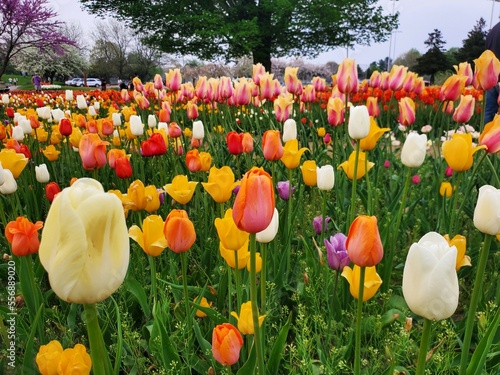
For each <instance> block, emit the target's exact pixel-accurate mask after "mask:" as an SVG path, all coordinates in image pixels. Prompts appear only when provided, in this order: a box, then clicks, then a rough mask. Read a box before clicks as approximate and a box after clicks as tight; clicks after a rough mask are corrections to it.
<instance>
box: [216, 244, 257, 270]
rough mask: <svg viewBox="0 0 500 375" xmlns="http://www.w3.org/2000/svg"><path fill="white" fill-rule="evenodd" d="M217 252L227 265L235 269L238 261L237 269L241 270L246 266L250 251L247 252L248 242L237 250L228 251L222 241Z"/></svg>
mask: <svg viewBox="0 0 500 375" xmlns="http://www.w3.org/2000/svg"><path fill="white" fill-rule="evenodd" d="M219 252H220V255H221V257H222V258H224V260H225V261H226V263H227V265H228V266H229V267H231V268H234V269H236V259H238V269H239V270H242V269H243V268H245V267H246V266H247V264H248V260H249V259H250V251H248V241H246V242H245V243H244V244H243V246H241V247H240V248H239V249H238V250H229V249H226V248H225V247H224V244H223V243H222V241H220V243H219Z"/></svg>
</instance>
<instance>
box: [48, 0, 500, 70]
mask: <svg viewBox="0 0 500 375" xmlns="http://www.w3.org/2000/svg"><path fill="white" fill-rule="evenodd" d="M48 4H49V6H51V7H52V8H53V9H54V10H55V11H56V12H57V14H58V15H59V17H58V18H59V19H61V20H63V21H66V22H68V23H76V24H78V23H79V24H81V26H82V28H83V29H84V30H85V29H87V28H88V27H89V26H90V25H92V24H93V22H94V20H95V18H94V17H93V16H90V15H88V14H87V13H86V12H85V11H83V10H81V7H80V3H79V2H78V0H48ZM379 5H380V6H382V8H383V9H384V11H385V12H386V14H392V13H393V12H399V27H398V29H397V30H396V31H395V32H394V33H393V34H392V38H390V39H389V40H388V41H386V42H384V43H379V44H374V45H371V46H355V47H354V48H353V49H349V50H346V49H345V48H344V49H336V50H334V51H329V52H325V53H320V55H319V56H318V57H317V58H316V59H304V60H307V61H311V62H313V63H316V64H324V63H326V62H328V61H335V62H337V63H339V62H341V61H342V60H343V59H344V58H346V57H349V58H352V59H355V60H356V63H357V64H358V65H360V67H368V65H369V64H370V63H371V62H373V61H379V60H381V59H384V58H386V57H387V56H389V55H390V56H391V58H392V59H395V58H397V57H398V56H400V55H402V54H404V53H405V52H408V51H409V50H410V49H412V48H416V49H417V50H418V51H420V52H421V53H425V51H426V50H427V47H426V46H425V44H424V42H425V40H426V39H427V38H428V36H429V33H431V32H433V31H434V29H439V30H440V31H441V35H442V36H443V40H445V41H446V44H445V46H444V47H445V49H450V48H452V47H461V46H462V44H463V43H462V41H463V40H464V39H466V38H467V34H468V33H469V32H470V31H471V30H472V29H473V27H474V26H475V25H476V23H477V21H478V20H479V19H480V18H481V17H482V18H484V20H485V21H486V29H487V30H489V29H490V27H491V26H492V25H495V24H496V23H497V22H499V21H500V0H494V1H493V0H379Z"/></svg>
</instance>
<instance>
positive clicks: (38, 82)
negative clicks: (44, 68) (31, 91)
mask: <svg viewBox="0 0 500 375" xmlns="http://www.w3.org/2000/svg"><path fill="white" fill-rule="evenodd" d="M31 82H33V86H35V90H36V91H40V90H41V89H42V79H41V78H40V76H39V75H38V74H35V75H34V76H33V77H32V78H31Z"/></svg>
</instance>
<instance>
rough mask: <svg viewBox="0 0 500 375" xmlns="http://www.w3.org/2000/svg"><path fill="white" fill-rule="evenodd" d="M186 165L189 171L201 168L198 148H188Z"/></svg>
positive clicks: (196, 170)
mask: <svg viewBox="0 0 500 375" xmlns="http://www.w3.org/2000/svg"><path fill="white" fill-rule="evenodd" d="M186 166H187V168H188V169H189V170H190V171H191V172H198V171H199V170H200V169H201V160H200V153H199V152H198V150H196V149H194V150H189V151H188V152H187V153H186Z"/></svg>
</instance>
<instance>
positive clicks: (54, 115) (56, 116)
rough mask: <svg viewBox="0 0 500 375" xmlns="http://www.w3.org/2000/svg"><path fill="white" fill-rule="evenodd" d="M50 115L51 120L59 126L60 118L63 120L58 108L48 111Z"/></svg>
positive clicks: (62, 114)
mask: <svg viewBox="0 0 500 375" xmlns="http://www.w3.org/2000/svg"><path fill="white" fill-rule="evenodd" d="M50 113H51V114H52V118H53V119H54V122H56V123H58V124H59V121H61V119H62V118H64V111H63V110H61V109H60V108H56V109H53V110H51V111H50Z"/></svg>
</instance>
